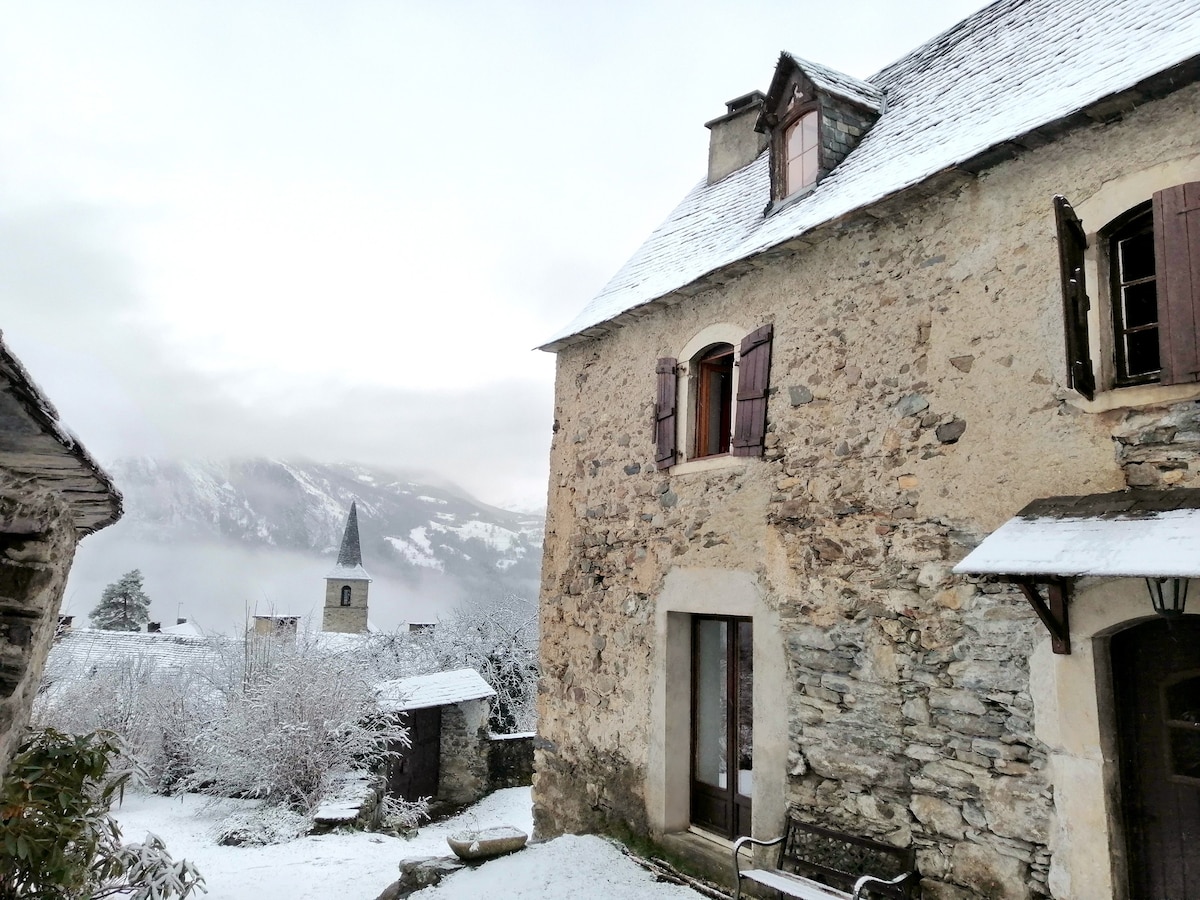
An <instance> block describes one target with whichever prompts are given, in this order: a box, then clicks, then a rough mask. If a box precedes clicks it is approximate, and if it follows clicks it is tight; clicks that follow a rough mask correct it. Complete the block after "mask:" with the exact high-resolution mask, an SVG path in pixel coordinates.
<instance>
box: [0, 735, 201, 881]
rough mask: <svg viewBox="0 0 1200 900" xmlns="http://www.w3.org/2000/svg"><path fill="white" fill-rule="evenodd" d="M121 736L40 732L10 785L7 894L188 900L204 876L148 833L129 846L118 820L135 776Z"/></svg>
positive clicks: (0, 834)
mask: <svg viewBox="0 0 1200 900" xmlns="http://www.w3.org/2000/svg"><path fill="white" fill-rule="evenodd" d="M118 740H119V739H118V738H117V736H116V735H115V734H113V733H111V732H105V731H95V732H92V733H91V734H83V735H68V734H63V733H62V732H59V731H55V730H54V729H49V728H47V729H40V730H35V731H32V732H30V734H29V736H28V737H27V738H26V740H25V742H24V744H22V746H21V748H20V750H19V751H18V752H17V756H16V757H15V758H14V759H13V761H12V764H11V765H10V767H9V773H8V776H7V777H6V779H5V781H4V783H3V785H2V786H0V897H2V898H5V900H8V898H13V900H17V898H38V900H98V898H102V897H112V896H116V895H125V896H128V897H133V898H135V900H159V898H171V897H180V898H183V897H187V896H189V895H190V894H192V892H193V891H196V890H201V891H203V890H204V886H203V885H204V879H203V878H201V877H200V873H199V872H197V871H196V869H195V867H194V866H192V864H191V863H189V862H187V861H186V860H182V861H179V862H176V861H175V860H173V859H172V858H171V856H170V854H168V853H167V850H166V847H164V846H163V842H162V841H161V840H159V839H158V838H157V837H155V836H154V835H147V836H146V840H145V841H144V842H143V843H141V844H125V843H122V840H121V828H120V826H119V825H118V824H117V821H116V819H114V818H113V817H112V814H111V813H110V811H109V810H110V808H111V806H112V803H113V801H114V800H116V799H118V798H120V797H121V796H123V794H124V790H125V784H126V782H127V781H128V780H129V777H130V774H131V773H130V772H128V771H124V772H120V771H116V770H115V769H114V761H115V760H117V759H119V758H120V745H119V743H118Z"/></svg>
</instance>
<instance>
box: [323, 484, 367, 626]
mask: <svg viewBox="0 0 1200 900" xmlns="http://www.w3.org/2000/svg"><path fill="white" fill-rule="evenodd" d="M370 584H371V576H369V575H368V574H367V570H366V569H364V568H363V564H362V548H361V547H360V546H359V542H358V509H357V506H356V504H355V502H354V501H351V503H350V515H349V516H347V517H346V531H345V533H344V534H343V535H342V548H341V550H339V551H338V558H337V565H335V566H334V567H333V571H332V572H330V573H329V574H328V575H326V576H325V614H324V616H323V617H322V620H321V630H322V631H340V632H342V633H343V634H366V633H367V589H368V587H369V586H370Z"/></svg>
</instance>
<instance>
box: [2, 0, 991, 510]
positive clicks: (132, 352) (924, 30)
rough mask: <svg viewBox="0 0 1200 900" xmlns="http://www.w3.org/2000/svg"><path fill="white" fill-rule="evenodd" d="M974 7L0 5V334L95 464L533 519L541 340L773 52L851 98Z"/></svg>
mask: <svg viewBox="0 0 1200 900" xmlns="http://www.w3.org/2000/svg"><path fill="white" fill-rule="evenodd" d="M982 5H983V4H982V3H981V2H979V0H938V2H916V0H914V2H907V3H900V2H896V0H856V2H852V3H847V4H843V5H841V6H839V7H836V8H835V7H831V6H830V5H829V4H828V3H824V2H822V3H817V2H810V0H791V2H768V0H761V2H752V0H722V2H718V0H712V2H706V0H690V2H689V0H679V2H675V0H638V2H633V0H631V2H623V0H617V2H612V0H609V2H601V3H591V4H586V3H572V2H562V0H536V2H535V0H527V2H522V0H505V2H470V0H467V2H464V0H443V2H403V0H392V2H368V0H323V2H318V0H308V2H305V0H277V2H266V0H264V2H254V0H231V2H222V0H203V2H201V0H194V2H163V0H146V2H118V0H105V2H102V3H100V2H95V0H81V2H76V3H64V2H53V0H38V2H28V0H12V2H9V0H0V21H2V22H3V26H2V27H0V329H3V331H4V336H5V340H6V341H7V342H8V343H9V345H10V346H11V347H12V348H13V350H14V351H15V352H16V353H17V354H18V355H19V356H20V357H21V358H22V359H23V360H24V361H25V363H26V364H27V366H28V367H29V368H30V370H31V372H32V374H33V375H34V378H35V379H36V380H37V381H38V382H39V383H40V384H41V385H42V386H43V388H44V389H45V390H46V392H47V393H48V394H49V396H50V398H51V399H52V400H53V401H54V403H55V404H56V405H57V406H58V408H59V412H60V413H61V415H62V417H63V419H64V421H65V422H66V424H67V425H68V426H69V427H70V428H72V429H73V430H74V431H75V432H77V433H78V434H79V435H80V436H81V437H82V439H83V441H84V443H85V444H86V445H87V446H88V447H89V449H91V450H92V451H93V453H94V454H95V455H96V456H97V457H99V458H100V459H101V460H102V461H104V460H108V459H112V458H114V457H117V456H121V455H127V454H134V453H139V454H154V455H174V456H217V457H223V456H231V455H269V456H276V457H288V456H291V457H306V458H310V459H315V460H318V461H341V460H344V461H354V462H364V463H375V464H384V465H391V466H395V467H400V468H425V469H430V470H433V471H436V472H438V473H440V474H442V475H444V476H446V477H449V478H451V479H453V480H455V481H457V482H458V483H460V484H462V485H463V486H464V487H466V488H468V489H469V490H472V491H474V492H476V493H477V494H478V495H479V496H480V497H481V498H482V499H485V500H488V501H491V502H499V503H506V502H513V501H516V502H521V503H536V502H538V501H540V500H542V499H544V496H545V479H546V455H547V450H548V447H549V438H550V424H551V419H552V393H553V374H554V373H553V370H554V358H553V356H552V355H549V354H546V353H542V352H536V351H533V350H531V348H532V347H533V346H535V345H536V344H539V343H541V342H543V341H544V340H546V339H547V338H549V337H550V336H551V334H553V333H554V332H555V331H556V330H557V329H559V328H560V327H561V326H563V325H564V324H565V323H566V322H567V321H568V320H570V319H571V318H572V317H573V316H574V314H575V313H576V312H577V311H578V310H579V309H580V308H582V307H583V306H584V305H585V304H586V303H587V301H588V300H589V299H590V298H591V296H592V295H593V294H594V293H595V292H596V291H598V289H599V288H600V287H601V286H602V285H603V284H604V282H605V281H606V280H607V279H608V277H609V276H611V275H612V274H613V273H614V272H615V271H616V270H617V268H618V267H619V266H620V265H621V264H622V263H623V262H624V260H625V259H626V258H627V257H628V256H629V255H630V254H631V253H632V252H633V250H634V249H636V247H637V245H638V244H639V243H640V242H641V240H642V239H643V238H644V237H645V236H646V235H647V234H648V233H649V232H650V230H651V229H653V228H654V227H655V226H656V225H657V224H658V223H659V222H660V221H661V220H662V219H663V218H665V217H666V215H667V213H668V212H670V210H671V209H672V208H673V207H674V205H675V204H676V203H677V202H678V201H679V200H680V199H681V198H682V197H683V195H684V194H685V193H686V192H687V191H688V190H689V189H690V188H691V186H692V185H693V184H694V183H695V182H696V181H697V180H698V179H699V178H701V177H702V176H703V174H704V169H705V162H706V154H707V138H708V132H707V131H706V130H705V129H704V127H703V123H704V122H705V121H707V120H708V119H711V118H714V117H716V116H718V115H720V114H721V113H722V112H723V111H724V102H725V101H726V100H729V99H731V98H733V97H736V96H738V95H740V94H743V93H745V92H747V91H749V90H753V89H755V88H758V89H761V90H765V89H766V87H767V85H768V83H769V81H770V77H771V74H772V71H773V67H774V64H775V61H776V59H777V58H778V54H779V51H780V50H783V49H787V50H789V51H791V52H793V53H795V54H797V55H800V56H804V57H808V58H811V59H814V60H816V61H819V62H823V63H825V64H827V65H830V66H833V67H834V68H837V69H841V70H842V71H845V72H847V73H849V74H852V75H857V76H860V77H866V76H869V75H871V74H873V73H874V72H875V71H877V70H878V69H879V68H881V67H882V66H884V65H886V64H887V63H889V62H891V61H893V60H894V59H895V58H897V57H898V56H900V55H902V54H904V53H905V52H907V51H908V50H910V49H912V48H913V47H915V46H916V45H917V44H919V43H922V42H923V41H925V40H927V39H928V38H930V37H933V36H934V35H935V34H937V33H938V32H940V31H942V30H944V29H945V28H947V27H949V26H950V25H952V24H954V22H956V21H957V20H958V19H960V18H961V17H962V16H964V15H966V14H967V13H969V12H972V11H974V10H975V9H978V8H979V7H980V6H982Z"/></svg>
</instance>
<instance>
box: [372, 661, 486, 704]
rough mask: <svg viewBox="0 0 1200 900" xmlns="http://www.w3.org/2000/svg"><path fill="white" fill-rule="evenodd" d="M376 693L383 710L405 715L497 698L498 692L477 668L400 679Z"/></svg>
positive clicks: (379, 687)
mask: <svg viewBox="0 0 1200 900" xmlns="http://www.w3.org/2000/svg"><path fill="white" fill-rule="evenodd" d="M375 690H376V693H377V695H378V697H379V705H380V707H381V708H382V709H385V710H388V711H391V712H405V711H407V710H410V709H425V708H427V707H430V706H447V705H448V704H451V703H465V702H466V701H468V700H482V699H483V698H484V697H494V696H496V692H495V691H494V690H492V687H491V685H489V684H488V683H487V682H486V681H484V680H483V678H482V677H481V676H480V674H479V673H478V672H476V671H475V670H474V669H455V670H454V671H451V672H435V673H433V674H432V675H414V676H413V677H411V678H397V679H396V680H395V681H385V682H383V683H382V684H380V685H377V686H376V688H375Z"/></svg>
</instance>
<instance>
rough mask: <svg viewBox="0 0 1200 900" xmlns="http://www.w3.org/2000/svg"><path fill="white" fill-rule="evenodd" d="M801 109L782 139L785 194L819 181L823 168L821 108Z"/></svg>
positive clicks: (790, 193) (787, 126)
mask: <svg viewBox="0 0 1200 900" xmlns="http://www.w3.org/2000/svg"><path fill="white" fill-rule="evenodd" d="M805 109H806V111H805V110H803V109H802V110H801V111H798V112H797V113H795V114H794V118H792V121H791V122H790V124H788V125H786V126H785V127H784V129H783V141H782V142H781V143H780V153H781V154H782V159H781V160H780V171H781V172H782V174H783V178H782V183H783V196H784V197H790V196H792V194H794V193H796V192H797V191H799V190H803V189H804V188H807V187H811V186H812V185H814V184H816V183H817V173H818V171H819V168H820V156H821V141H820V138H819V136H818V135H819V132H820V121H821V112H820V110H819V109H818V108H817V107H816V106H811V105H810V106H809V107H807V108H805Z"/></svg>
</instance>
